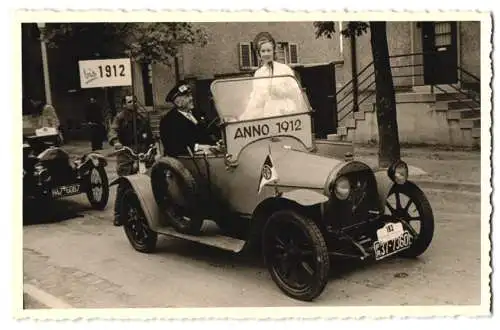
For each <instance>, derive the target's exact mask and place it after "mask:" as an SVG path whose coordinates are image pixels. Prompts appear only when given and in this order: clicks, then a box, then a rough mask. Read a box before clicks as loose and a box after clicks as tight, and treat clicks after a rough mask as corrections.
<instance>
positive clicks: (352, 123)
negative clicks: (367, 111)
mask: <svg viewBox="0 0 500 330" xmlns="http://www.w3.org/2000/svg"><path fill="white" fill-rule="evenodd" d="M345 126H346V127H347V128H356V119H348V120H347V121H346V123H345Z"/></svg>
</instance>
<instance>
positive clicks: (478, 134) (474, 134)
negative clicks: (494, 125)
mask: <svg viewBox="0 0 500 330" xmlns="http://www.w3.org/2000/svg"><path fill="white" fill-rule="evenodd" d="M472 137H473V138H480V137H481V129H480V128H473V129H472Z"/></svg>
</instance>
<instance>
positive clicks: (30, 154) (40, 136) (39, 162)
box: [23, 127, 109, 210]
mask: <svg viewBox="0 0 500 330" xmlns="http://www.w3.org/2000/svg"><path fill="white" fill-rule="evenodd" d="M58 141H59V132H58V130H57V129H54V128H47V127H45V128H42V129H39V130H36V132H35V134H34V135H30V136H25V137H24V141H23V199H24V201H25V202H28V203H29V202H38V203H40V205H44V204H43V203H44V202H46V201H50V200H55V199H59V198H63V197H67V196H73V195H78V194H86V195H87V198H88V200H89V202H90V204H91V206H92V207H93V208H95V209H99V210H102V209H104V208H105V207H106V204H107V202H108V198H109V186H108V176H107V174H106V171H105V167H106V165H107V161H106V159H105V158H104V157H103V156H102V155H100V154H98V153H87V154H84V155H82V156H81V157H78V158H77V159H75V160H71V159H70V156H69V154H68V153H67V152H66V151H64V150H63V149H62V148H60V147H59V146H58Z"/></svg>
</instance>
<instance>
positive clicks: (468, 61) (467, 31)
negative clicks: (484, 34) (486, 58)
mask: <svg viewBox="0 0 500 330" xmlns="http://www.w3.org/2000/svg"><path fill="white" fill-rule="evenodd" d="M480 25H481V23H480V22H460V23H459V27H460V28H459V30H460V44H461V48H460V63H459V65H460V66H461V67H462V68H463V69H465V70H467V71H469V72H470V73H472V74H473V75H475V76H476V77H480V76H481V60H480V56H481V44H480V41H481V26H480ZM463 79H464V80H465V81H470V77H467V75H464V76H463ZM472 82H474V81H472Z"/></svg>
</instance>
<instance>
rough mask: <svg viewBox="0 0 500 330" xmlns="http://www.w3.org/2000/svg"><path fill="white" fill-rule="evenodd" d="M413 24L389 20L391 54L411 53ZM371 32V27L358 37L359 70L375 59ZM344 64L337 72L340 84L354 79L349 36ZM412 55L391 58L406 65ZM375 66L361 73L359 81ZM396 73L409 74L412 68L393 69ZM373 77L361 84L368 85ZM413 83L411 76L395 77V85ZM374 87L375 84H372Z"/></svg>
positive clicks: (346, 41) (345, 43) (388, 35)
mask: <svg viewBox="0 0 500 330" xmlns="http://www.w3.org/2000/svg"><path fill="white" fill-rule="evenodd" d="M411 24H412V23H409V22H387V25H386V29H387V44H388V48H389V55H399V54H409V53H411V43H412V40H411V30H412V29H411ZM370 38H371V33H370V28H368V30H367V32H366V33H364V34H363V35H361V36H358V37H356V41H355V43H356V57H357V70H358V73H359V72H361V70H363V69H364V68H365V67H366V66H367V65H368V64H369V63H370V62H372V61H373V56H372V47H371V42H370ZM343 46H344V65H343V66H342V67H339V70H340V71H341V72H339V73H338V74H337V80H338V85H339V84H340V86H343V85H344V84H345V83H346V82H348V81H349V80H351V79H352V65H351V51H350V49H351V42H350V39H349V38H344V43H343ZM411 61H412V60H411V57H403V58H395V59H391V65H405V64H411ZM372 72H373V68H369V69H367V70H366V71H365V73H363V74H361V75H360V77H359V81H360V82H361V81H362V80H363V79H364V78H366V77H367V76H368V75H370V73H372ZM392 74H393V76H394V75H408V74H411V69H410V68H401V69H393V72H392ZM372 80H373V78H369V79H368V80H367V82H366V83H364V84H363V85H361V87H363V86H367V85H368V84H369V82H371V81H372ZM411 83H412V79H411V77H409V78H396V79H394V84H395V85H409V84H411ZM372 87H374V85H372Z"/></svg>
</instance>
